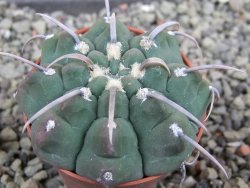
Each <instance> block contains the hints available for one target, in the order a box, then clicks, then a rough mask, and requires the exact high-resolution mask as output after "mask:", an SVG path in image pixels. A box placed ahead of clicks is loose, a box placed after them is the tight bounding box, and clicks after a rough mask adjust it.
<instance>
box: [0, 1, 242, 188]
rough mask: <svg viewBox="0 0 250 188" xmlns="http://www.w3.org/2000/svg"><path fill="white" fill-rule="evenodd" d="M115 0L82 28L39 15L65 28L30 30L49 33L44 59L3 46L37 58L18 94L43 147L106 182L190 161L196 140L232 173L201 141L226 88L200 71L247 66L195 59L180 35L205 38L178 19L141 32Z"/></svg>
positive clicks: (39, 149) (53, 160) (57, 160)
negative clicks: (120, 17) (119, 16)
mask: <svg viewBox="0 0 250 188" xmlns="http://www.w3.org/2000/svg"><path fill="white" fill-rule="evenodd" d="M106 6H107V17H105V19H100V20H99V21H97V22H96V24H95V25H94V26H93V27H91V28H90V30H89V31H88V32H86V33H84V34H83V35H78V34H76V33H75V32H73V31H72V30H70V29H69V28H67V27H66V26H65V25H63V24H62V23H60V22H58V21H57V20H55V19H53V18H51V17H49V16H48V15H45V14H38V15H39V16H41V17H43V18H46V19H49V20H50V21H52V22H53V23H55V24H56V25H58V26H59V27H60V28H61V29H63V30H64V31H62V32H58V33H56V34H53V35H47V36H46V35H39V36H34V37H32V38H31V39H32V40H33V39H37V38H39V39H42V40H43V42H42V56H41V60H40V64H39V65H37V64H35V63H33V62H31V61H29V60H26V59H23V58H21V57H18V56H15V55H13V54H9V53H4V52H1V53H0V54H1V55H7V56H11V57H13V58H16V59H18V60H21V61H23V62H25V63H28V64H30V65H31V66H33V67H35V71H32V72H31V73H30V74H28V76H27V77H26V79H25V80H24V82H23V83H22V84H21V85H20V86H19V88H18V91H17V95H16V99H17V101H18V103H19V105H20V109H21V110H22V111H23V112H24V113H25V114H26V115H27V117H28V119H29V120H28V121H27V122H26V124H25V127H24V129H26V128H27V126H28V125H31V128H32V135H31V141H32V144H33V148H34V152H35V153H36V154H37V155H38V156H40V158H41V159H42V160H43V161H46V162H48V163H50V164H52V165H54V166H56V167H58V168H62V169H66V170H70V171H73V172H75V173H77V174H79V175H80V176H84V177H87V178H90V179H92V180H94V181H97V182H100V183H103V184H105V185H116V184H120V183H123V182H129V181H133V180H137V179H141V178H143V177H147V176H154V175H161V174H166V173H170V172H172V171H175V170H177V169H179V168H180V167H181V168H182V170H184V169H185V166H186V165H189V163H188V162H187V161H186V160H187V159H188V158H189V156H191V155H192V152H193V150H194V149H195V148H196V149H198V150H199V151H200V152H201V153H203V154H204V155H206V156H207V157H208V158H210V159H211V160H212V161H213V162H214V163H215V164H216V165H217V166H218V167H219V168H220V169H221V170H222V171H223V172H224V173H225V175H226V172H225V170H224V168H223V167H222V165H220V164H219V163H218V161H217V160H216V159H215V158H214V157H213V156H212V155H211V154H209V153H208V152H207V151H206V150H204V149H203V148H202V147H201V146H200V145H199V144H198V143H196V141H195V140H196V134H197V133H198V131H199V129H200V128H202V129H204V130H206V131H207V129H206V127H205V126H204V125H203V123H202V120H203V118H204V114H205V113H206V111H207V110H208V108H209V105H210V108H209V110H208V111H209V114H210V113H211V111H212V107H213V103H214V100H215V97H216V95H217V96H219V93H218V91H217V90H216V88H213V87H212V86H210V85H209V83H208V82H207V81H206V80H204V79H202V77H201V75H200V74H199V72H198V71H200V70H202V69H211V68H218V69H231V70H235V71H240V70H238V69H235V68H231V67H227V66H224V65H201V66H197V67H192V68H190V67H187V66H186V65H185V64H184V62H183V59H182V56H181V53H180V51H179V45H178V42H177V39H176V37H177V36H179V35H181V36H184V37H187V38H189V39H191V40H192V41H193V42H194V43H195V44H196V46H197V47H198V48H199V45H198V43H197V42H196V41H195V39H193V38H192V37H191V36H189V35H187V34H185V33H183V32H180V31H179V23H177V22H166V23H164V24H162V25H160V26H158V27H157V28H155V29H154V30H152V31H151V32H146V33H144V34H142V35H135V34H134V33H132V32H130V31H129V30H128V29H127V27H126V26H125V25H123V24H122V23H121V22H119V21H117V20H116V18H115V14H112V15H111V14H110V10H109V4H108V1H106ZM172 27H173V29H172V30H169V29H170V28H172ZM165 30H168V31H165ZM28 42H30V40H29V41H28ZM28 42H27V43H26V44H25V45H27V44H28Z"/></svg>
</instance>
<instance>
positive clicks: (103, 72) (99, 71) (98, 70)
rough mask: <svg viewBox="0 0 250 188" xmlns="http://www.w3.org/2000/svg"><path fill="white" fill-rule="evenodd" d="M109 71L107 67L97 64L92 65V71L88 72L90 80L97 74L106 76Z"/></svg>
mask: <svg viewBox="0 0 250 188" xmlns="http://www.w3.org/2000/svg"><path fill="white" fill-rule="evenodd" d="M108 73H109V69H108V68H106V69H105V68H101V67H99V66H98V65H94V67H93V71H91V72H90V81H91V80H92V79H94V78H96V77H99V76H106V75H107V74H108Z"/></svg>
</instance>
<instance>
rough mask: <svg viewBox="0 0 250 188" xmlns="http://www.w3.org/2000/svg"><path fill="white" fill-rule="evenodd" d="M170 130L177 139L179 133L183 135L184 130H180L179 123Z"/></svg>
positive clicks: (174, 124)
mask: <svg viewBox="0 0 250 188" xmlns="http://www.w3.org/2000/svg"><path fill="white" fill-rule="evenodd" d="M169 128H170V129H171V130H172V131H173V133H174V135H175V136H176V137H178V136H179V133H183V130H182V128H180V127H179V126H178V124H177V123H173V124H172V125H171V126H170V127H169Z"/></svg>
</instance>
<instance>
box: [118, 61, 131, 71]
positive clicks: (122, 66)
mask: <svg viewBox="0 0 250 188" xmlns="http://www.w3.org/2000/svg"><path fill="white" fill-rule="evenodd" d="M128 69H129V68H127V67H125V66H124V65H123V64H121V63H120V67H119V71H122V70H128Z"/></svg>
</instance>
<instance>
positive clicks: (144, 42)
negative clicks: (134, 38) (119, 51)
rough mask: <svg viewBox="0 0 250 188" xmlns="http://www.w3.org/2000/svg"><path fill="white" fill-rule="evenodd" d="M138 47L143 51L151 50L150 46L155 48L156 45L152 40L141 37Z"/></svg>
mask: <svg viewBox="0 0 250 188" xmlns="http://www.w3.org/2000/svg"><path fill="white" fill-rule="evenodd" d="M140 46H141V47H142V48H143V49H144V50H146V51H147V50H150V49H151V48H152V46H155V47H157V46H156V44H155V43H154V41H153V40H151V39H150V38H149V37H148V36H143V37H142V39H141V41H140Z"/></svg>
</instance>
